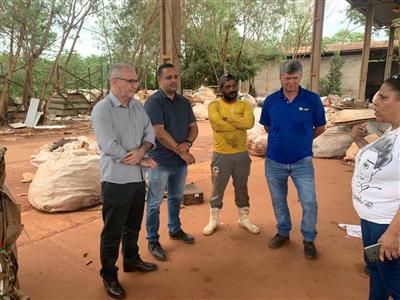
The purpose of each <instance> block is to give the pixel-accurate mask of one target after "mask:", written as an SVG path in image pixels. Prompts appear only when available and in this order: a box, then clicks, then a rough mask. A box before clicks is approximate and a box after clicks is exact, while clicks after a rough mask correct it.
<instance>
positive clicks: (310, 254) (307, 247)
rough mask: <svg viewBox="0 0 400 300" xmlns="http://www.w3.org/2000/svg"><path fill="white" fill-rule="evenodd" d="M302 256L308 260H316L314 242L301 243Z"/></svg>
mask: <svg viewBox="0 0 400 300" xmlns="http://www.w3.org/2000/svg"><path fill="white" fill-rule="evenodd" d="M303 245H304V255H305V256H306V258H308V259H317V249H315V244H314V242H307V241H303Z"/></svg>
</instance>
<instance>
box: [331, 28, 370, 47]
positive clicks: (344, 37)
mask: <svg viewBox="0 0 400 300" xmlns="http://www.w3.org/2000/svg"><path fill="white" fill-rule="evenodd" d="M363 39H364V33H362V32H353V31H350V30H348V29H342V30H340V31H338V32H336V33H335V34H334V35H333V36H331V37H324V39H323V44H325V45H327V44H334V43H344V42H362V41H363Z"/></svg>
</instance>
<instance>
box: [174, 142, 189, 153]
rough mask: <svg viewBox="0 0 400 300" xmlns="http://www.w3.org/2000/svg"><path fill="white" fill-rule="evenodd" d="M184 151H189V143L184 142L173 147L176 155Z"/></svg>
mask: <svg viewBox="0 0 400 300" xmlns="http://www.w3.org/2000/svg"><path fill="white" fill-rule="evenodd" d="M185 152H189V145H188V143H186V142H183V143H180V144H178V146H176V148H175V153H176V154H178V155H182V154H183V153H185Z"/></svg>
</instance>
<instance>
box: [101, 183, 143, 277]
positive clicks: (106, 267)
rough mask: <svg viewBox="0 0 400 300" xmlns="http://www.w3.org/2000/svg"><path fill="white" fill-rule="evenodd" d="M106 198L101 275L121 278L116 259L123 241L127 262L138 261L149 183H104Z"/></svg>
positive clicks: (103, 193)
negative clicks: (118, 275)
mask: <svg viewBox="0 0 400 300" xmlns="http://www.w3.org/2000/svg"><path fill="white" fill-rule="evenodd" d="M101 195H102V200H103V212H102V216H103V222H104V226H103V230H102V232H101V236H100V260H101V270H100V276H101V277H103V278H104V279H106V280H114V279H116V278H117V270H118V269H117V267H116V265H115V264H116V262H117V259H118V252H119V244H120V242H122V256H123V263H124V264H129V263H134V262H135V260H136V259H137V257H138V255H139V254H138V253H139V246H138V244H137V241H138V237H139V231H140V227H141V224H142V219H143V211H144V199H145V183H144V181H141V182H132V183H125V184H116V183H111V182H106V181H103V182H102V183H101Z"/></svg>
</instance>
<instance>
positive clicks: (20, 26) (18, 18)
mask: <svg viewBox="0 0 400 300" xmlns="http://www.w3.org/2000/svg"><path fill="white" fill-rule="evenodd" d="M0 5H1V6H0V8H1V11H2V12H3V13H2V14H1V15H0V28H1V33H2V34H1V39H2V40H3V41H4V42H5V45H8V62H7V69H6V72H7V73H6V74H5V75H4V78H3V80H4V82H3V86H2V90H1V93H0V124H4V123H5V122H6V115H7V109H8V92H9V89H10V85H11V82H12V79H13V75H14V72H15V70H16V68H17V64H18V60H19V57H20V54H21V48H22V44H23V42H24V39H25V36H26V28H25V21H26V14H25V13H26V9H24V8H25V4H24V1H2V2H1V4H0Z"/></svg>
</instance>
